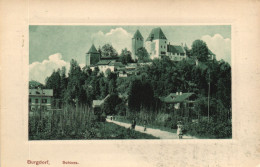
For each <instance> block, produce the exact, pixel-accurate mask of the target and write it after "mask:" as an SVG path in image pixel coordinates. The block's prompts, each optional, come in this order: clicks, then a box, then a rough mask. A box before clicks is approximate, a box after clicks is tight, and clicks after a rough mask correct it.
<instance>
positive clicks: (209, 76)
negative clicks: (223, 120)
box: [208, 70, 210, 123]
mask: <svg viewBox="0 0 260 167" xmlns="http://www.w3.org/2000/svg"><path fill="white" fill-rule="evenodd" d="M209 98H210V70H209V89H208V123H209Z"/></svg>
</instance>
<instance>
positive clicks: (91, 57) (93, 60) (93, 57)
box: [86, 44, 100, 66]
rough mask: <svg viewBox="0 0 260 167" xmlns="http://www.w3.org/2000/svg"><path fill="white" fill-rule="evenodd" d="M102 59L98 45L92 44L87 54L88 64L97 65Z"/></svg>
mask: <svg viewBox="0 0 260 167" xmlns="http://www.w3.org/2000/svg"><path fill="white" fill-rule="evenodd" d="M99 60H100V53H99V52H98V51H97V49H96V47H95V45H94V44H92V46H91V48H90V49H89V51H88V52H87V54H86V65H87V66H90V65H95V64H97V63H98V62H99Z"/></svg>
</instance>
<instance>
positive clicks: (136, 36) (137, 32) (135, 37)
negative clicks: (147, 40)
mask: <svg viewBox="0 0 260 167" xmlns="http://www.w3.org/2000/svg"><path fill="white" fill-rule="evenodd" d="M137 38H141V39H144V38H143V36H142V34H141V33H140V31H139V30H136V32H135V34H134V36H133V39H137Z"/></svg>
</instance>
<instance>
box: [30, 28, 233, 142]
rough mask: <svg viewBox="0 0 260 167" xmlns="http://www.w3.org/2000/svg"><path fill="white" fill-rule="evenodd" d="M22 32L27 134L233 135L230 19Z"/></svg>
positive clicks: (113, 136) (110, 136)
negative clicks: (26, 53)
mask: <svg viewBox="0 0 260 167" xmlns="http://www.w3.org/2000/svg"><path fill="white" fill-rule="evenodd" d="M28 28H29V81H28V82H29V91H28V92H29V95H28V140H122V139H146V140H148V139H157V140H158V139H175V140H188V139H232V99H231V80H232V78H231V26H230V25H79V26H75V25H66V26H65V25H61V26H57V25H55V26H54V25H30V26H29V27H28Z"/></svg>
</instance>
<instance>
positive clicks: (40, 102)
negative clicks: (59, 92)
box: [29, 89, 53, 111]
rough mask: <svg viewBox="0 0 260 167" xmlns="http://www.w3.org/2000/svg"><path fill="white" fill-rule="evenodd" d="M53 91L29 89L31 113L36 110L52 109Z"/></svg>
mask: <svg viewBox="0 0 260 167" xmlns="http://www.w3.org/2000/svg"><path fill="white" fill-rule="evenodd" d="M52 98H53V90H52V89H29V111H31V110H34V109H40V108H42V109H44V110H46V109H51V104H52Z"/></svg>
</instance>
